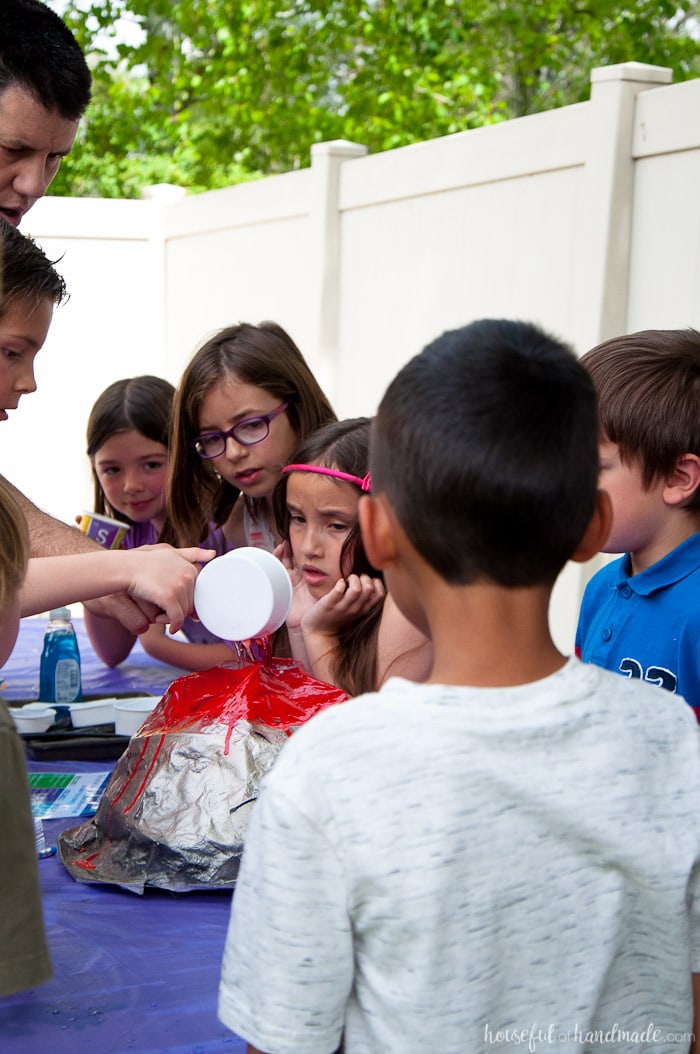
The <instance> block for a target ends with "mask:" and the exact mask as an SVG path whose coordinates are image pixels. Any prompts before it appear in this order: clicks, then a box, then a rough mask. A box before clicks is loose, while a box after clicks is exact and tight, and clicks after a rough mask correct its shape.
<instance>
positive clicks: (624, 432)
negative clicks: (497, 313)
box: [581, 329, 700, 509]
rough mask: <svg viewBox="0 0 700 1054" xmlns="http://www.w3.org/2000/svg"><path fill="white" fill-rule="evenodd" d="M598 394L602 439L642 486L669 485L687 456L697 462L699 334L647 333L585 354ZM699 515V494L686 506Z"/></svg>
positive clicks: (677, 331)
mask: <svg viewBox="0 0 700 1054" xmlns="http://www.w3.org/2000/svg"><path fill="white" fill-rule="evenodd" d="M581 362H582V363H583V365H584V366H585V367H586V369H587V370H588V372H589V373H590V375H591V377H592V378H593V384H594V385H595V389H596V392H597V395H598V409H599V417H600V431H601V434H602V437H603V438H604V439H606V440H608V441H609V442H611V443H617V446H618V449H619V452H620V459H621V460H622V462H623V463H624V464H627V465H631V464H637V465H638V466H639V468H640V471H641V476H642V486H643V487H645V488H646V489H647V490H649V489H651V487H653V486H654V485H655V484H656V483H658V482H659V481H660V480H664V479H668V478H669V477H670V476H671V475H672V474H673V471H674V469H675V467H676V465H677V463H678V460H679V458H680V457H682V456H683V454H697V455H698V456H699V457H700V333H698V332H697V330H694V329H645V330H641V331H640V332H639V333H627V334H625V335H624V336H621V337H613V338H612V339H611V340H606V341H605V342H604V343H603V344H598V346H597V347H595V348H593V349H592V350H591V351H589V352H587V353H586V354H585V355H584V356H583V358H582V359H581ZM686 508H687V509H700V492H699V491H696V492H695V495H694V497H693V499H692V501H690V502H689V503H688V504H687V505H686Z"/></svg>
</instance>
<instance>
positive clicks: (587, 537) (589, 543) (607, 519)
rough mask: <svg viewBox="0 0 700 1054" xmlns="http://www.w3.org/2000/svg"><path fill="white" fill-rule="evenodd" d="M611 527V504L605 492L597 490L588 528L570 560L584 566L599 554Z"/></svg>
mask: <svg viewBox="0 0 700 1054" xmlns="http://www.w3.org/2000/svg"><path fill="white" fill-rule="evenodd" d="M611 527H612V502H611V501H610V495H609V494H608V492H607V491H606V490H599V491H598V496H597V498H596V504H595V509H594V510H593V515H592V516H591V518H590V520H589V523H588V527H587V528H586V531H585V533H584V535H583V538H582V539H581V541H580V542H579V544H578V546H577V547H576V550H575V551H574V552H573V553H572V554H571V559H572V560H574V561H575V562H576V563H577V564H584V563H585V562H586V560H591V559H592V558H593V557H594V556H595V555H596V553H599V552H600V551H601V550H602V548H603V546H604V545H605V543H606V541H607V538H608V535H609V534H610V528H611Z"/></svg>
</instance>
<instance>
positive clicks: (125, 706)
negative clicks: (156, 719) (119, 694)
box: [114, 695, 160, 736]
mask: <svg viewBox="0 0 700 1054" xmlns="http://www.w3.org/2000/svg"><path fill="white" fill-rule="evenodd" d="M159 702H160V699H159V698H158V696H156V695H143V696H137V697H134V698H131V699H115V700H114V731H115V732H116V734H117V735H118V736H133V735H134V734H135V733H136V732H138V730H139V728H140V727H141V725H142V724H143V723H144V721H145V720H146V718H147V717H148V716H149V715H150V714H151V713H152V712H153V711H154V710H155V708H156V706H157V705H158V703H159Z"/></svg>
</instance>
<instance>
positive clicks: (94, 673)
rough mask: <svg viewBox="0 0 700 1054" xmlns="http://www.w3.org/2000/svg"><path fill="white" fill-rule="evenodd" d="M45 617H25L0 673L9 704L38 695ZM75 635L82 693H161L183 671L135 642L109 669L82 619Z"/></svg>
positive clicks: (78, 621)
mask: <svg viewBox="0 0 700 1054" xmlns="http://www.w3.org/2000/svg"><path fill="white" fill-rule="evenodd" d="M46 621H47V620H46V617H43V616H42V617H40V618H25V619H22V622H21V624H20V631H19V637H18V638H17V643H16V645H15V647H14V650H13V652H12V655H11V656H10V658H9V659H8V661H7V663H6V664H5V666H4V667H3V669H2V672H0V678H1V679H2V680H3V681H4V682H5V684H4V685H3V687H2V691H1V693H0V694H1V695H2V698H3V699H4V700H5V702H7V703H9V704H12V703H16V702H19V701H22V702H26V701H28V700H34V699H38V698H39V660H40V658H41V649H42V646H43V642H44V632H45V630H46ZM73 625H74V626H75V632H76V634H77V636H78V646H79V648H80V665H81V673H82V679H83V695H86V696H100V695H101V696H109V695H127V694H128V695H162V694H163V692H164V691H165V689H166V688H167V687H168V685H169V684H170V682H171V681H173V680H174V679H175V678H176V677H180V676H182V674H183V673H184V672H185V671H184V670H180V669H178V668H177V667H175V666H167V665H166V664H165V663H162V662H158V660H157V659H152V658H151V656H150V655H147V654H146V652H145V651H144V650H143V648H142V647H141V642H140V641H139V640H137V641H136V643H135V644H134V647H133V649H132V651H131V654H130V655H129V657H128V659H126V661H125V662H123V663H122V664H121V665H120V666H115V667H114V668H110V667H109V666H105V665H104V663H103V662H101V660H100V659H98V658H97V656H96V655H95V653H94V651H93V650H92V647H91V645H90V640H89V638H88V635H87V633H86V631H85V626H84V624H83V620H82V618H74V619H73Z"/></svg>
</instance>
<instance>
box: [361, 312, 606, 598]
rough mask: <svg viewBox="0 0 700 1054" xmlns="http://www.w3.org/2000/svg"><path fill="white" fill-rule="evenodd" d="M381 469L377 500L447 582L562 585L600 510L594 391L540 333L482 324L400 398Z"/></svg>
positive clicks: (426, 358) (414, 368) (386, 410)
mask: <svg viewBox="0 0 700 1054" xmlns="http://www.w3.org/2000/svg"><path fill="white" fill-rule="evenodd" d="M370 467H371V472H372V489H373V491H383V492H384V493H385V494H386V496H387V498H388V499H389V501H390V502H391V504H392V506H393V508H394V511H395V513H396V515H397V517H398V519H399V522H400V523H401V526H402V527H403V529H404V531H405V532H406V535H407V537H408V539H409V541H410V542H411V544H412V545H413V546H414V548H415V549H416V550H417V552H418V553H419V554H420V555H421V556H422V557H423V559H424V560H426V561H427V563H428V564H429V565H430V566H431V567H432V568H433V569H434V570H436V571H437V572H438V573H439V574H440V575H441V576H442V577H443V578H444V579H445V580H446V581H449V582H452V583H455V584H469V583H472V582H476V581H479V580H489V581H495V582H498V583H499V584H501V585H505V586H511V587H518V586H531V585H537V584H551V583H552V582H553V581H554V580H555V578H556V577H557V575H558V573H559V571H560V570H561V569H562V567H563V566H564V564H565V563H566V561H567V560H568V559H569V557H571V555H572V554H573V552H574V550H575V549H576V547H577V545H578V544H579V542H580V541H581V540H582V538H583V535H584V533H585V530H586V527H587V525H588V522H589V520H590V518H591V516H592V514H593V510H594V508H595V500H596V491H597V479H598V425H597V408H596V398H595V391H594V388H593V384H592V382H591V379H590V377H589V376H588V374H587V373H586V370H585V369H584V368H583V366H581V364H580V362H579V361H578V360H577V358H576V356H575V355H574V353H573V352H572V351H571V350H570V349H569V348H567V347H566V346H565V345H564V344H561V343H560V342H559V341H557V340H554V339H553V338H552V337H549V336H548V335H547V334H546V333H544V332H542V331H541V330H540V329H538V328H537V327H536V326H534V325H531V324H529V323H525V322H513V321H507V320H497V319H483V320H481V321H478V322H473V323H471V325H468V326H465V327H464V328H463V329H458V330H453V331H451V332H447V333H444V334H443V335H442V336H441V337H439V338H438V339H437V340H436V341H434V342H433V343H432V344H430V345H428V347H426V348H425V349H424V351H423V352H421V354H420V355H418V356H416V357H415V358H414V359H412V360H411V361H410V362H409V363H408V364H407V365H406V366H405V367H404V368H403V369H402V370H401V371H400V373H399V374H398V376H397V377H396V378H395V379H394V381H393V382H392V383H391V384H390V385H389V388H388V389H387V392H386V394H385V396H384V398H383V399H382V402H381V404H380V407H379V411H378V414H377V417H376V419H375V422H374V425H373V430H372V443H371V457H370Z"/></svg>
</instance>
